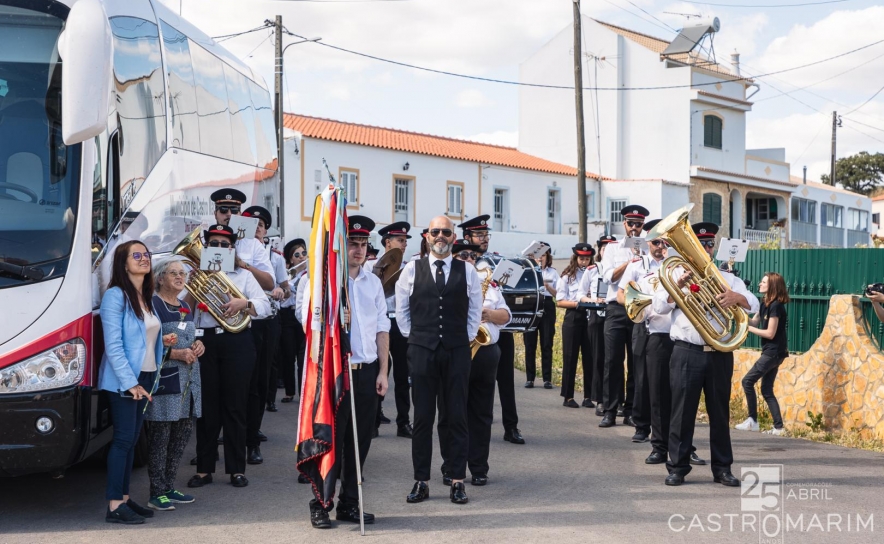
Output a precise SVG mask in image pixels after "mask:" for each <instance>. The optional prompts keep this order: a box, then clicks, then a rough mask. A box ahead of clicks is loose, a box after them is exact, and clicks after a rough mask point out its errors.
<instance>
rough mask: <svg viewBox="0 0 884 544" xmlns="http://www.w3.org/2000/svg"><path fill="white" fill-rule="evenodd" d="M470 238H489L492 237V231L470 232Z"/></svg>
mask: <svg viewBox="0 0 884 544" xmlns="http://www.w3.org/2000/svg"><path fill="white" fill-rule="evenodd" d="M470 238H478V239H479V240H487V239H489V238H491V233H490V232H481V233H479V232H474V233H472V234H470Z"/></svg>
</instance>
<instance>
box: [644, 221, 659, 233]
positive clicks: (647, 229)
mask: <svg viewBox="0 0 884 544" xmlns="http://www.w3.org/2000/svg"><path fill="white" fill-rule="evenodd" d="M659 222H660V220H659V219H652V220H650V221H647V222H645V224H644V225H643V226H642V230H643V231H645V232H650V230H651V229H652V228H654V227H656V226H657V223H659Z"/></svg>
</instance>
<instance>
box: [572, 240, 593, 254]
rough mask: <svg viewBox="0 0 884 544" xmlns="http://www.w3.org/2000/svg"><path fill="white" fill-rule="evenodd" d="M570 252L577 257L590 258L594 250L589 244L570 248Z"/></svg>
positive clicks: (580, 244)
mask: <svg viewBox="0 0 884 544" xmlns="http://www.w3.org/2000/svg"><path fill="white" fill-rule="evenodd" d="M571 251H573V252H574V255H577V256H578V257H592V256H594V255H595V249H593V247H592V246H591V245H589V244H586V243H579V244H577V245H575V246H574V247H572V248H571Z"/></svg>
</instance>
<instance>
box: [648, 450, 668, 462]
mask: <svg viewBox="0 0 884 544" xmlns="http://www.w3.org/2000/svg"><path fill="white" fill-rule="evenodd" d="M665 462H666V456H665V455H663V454H662V453H660V452H659V451H652V452H651V455H648V456H647V457H645V464H646V465H659V464H660V463H665Z"/></svg>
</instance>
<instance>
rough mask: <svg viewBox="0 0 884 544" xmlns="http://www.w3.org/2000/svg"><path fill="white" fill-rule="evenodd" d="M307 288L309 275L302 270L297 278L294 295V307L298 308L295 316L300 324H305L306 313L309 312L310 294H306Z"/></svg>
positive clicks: (308, 286)
mask: <svg viewBox="0 0 884 544" xmlns="http://www.w3.org/2000/svg"><path fill="white" fill-rule="evenodd" d="M309 289H310V276H309V275H308V274H307V272H306V271H304V274H303V275H301V277H300V279H298V292H297V294H296V295H295V308H298V311H297V312H295V317H297V318H298V321H300V322H301V325H305V326H306V325H307V315H308V314H309V313H310V296H309V295H308V294H307V291H308V290H309Z"/></svg>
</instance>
